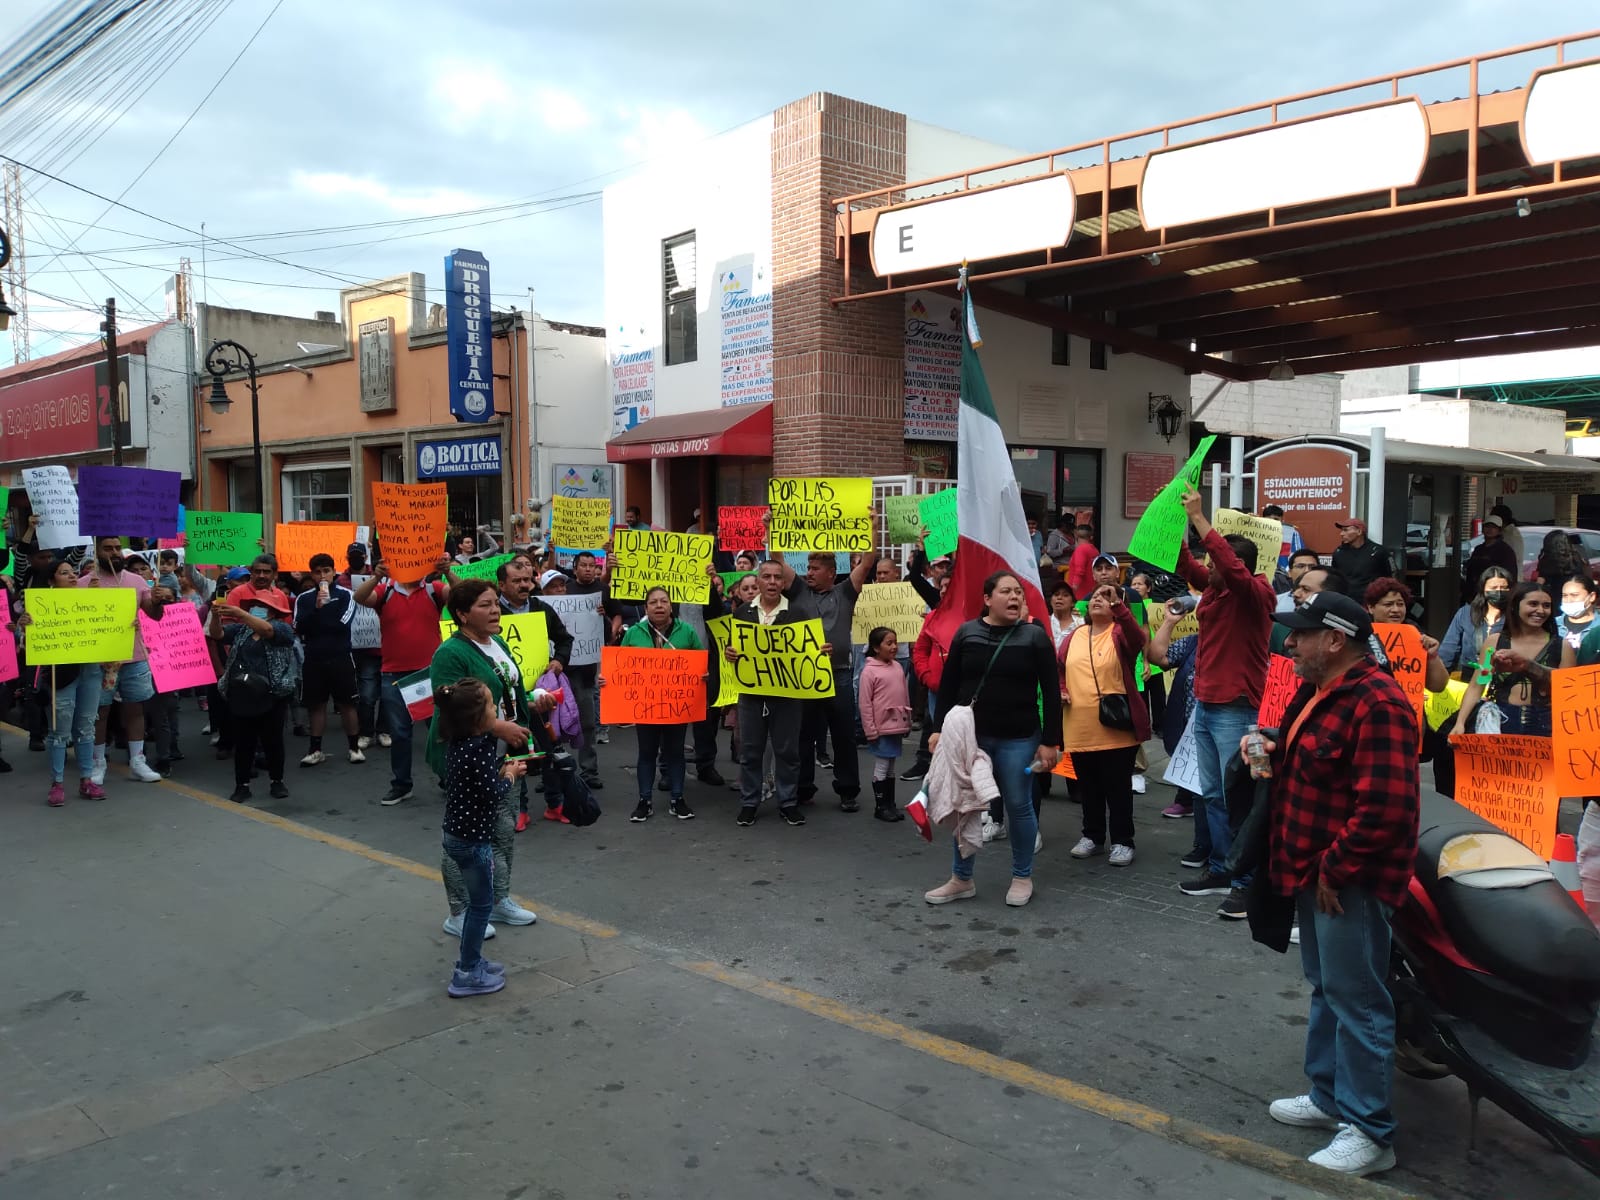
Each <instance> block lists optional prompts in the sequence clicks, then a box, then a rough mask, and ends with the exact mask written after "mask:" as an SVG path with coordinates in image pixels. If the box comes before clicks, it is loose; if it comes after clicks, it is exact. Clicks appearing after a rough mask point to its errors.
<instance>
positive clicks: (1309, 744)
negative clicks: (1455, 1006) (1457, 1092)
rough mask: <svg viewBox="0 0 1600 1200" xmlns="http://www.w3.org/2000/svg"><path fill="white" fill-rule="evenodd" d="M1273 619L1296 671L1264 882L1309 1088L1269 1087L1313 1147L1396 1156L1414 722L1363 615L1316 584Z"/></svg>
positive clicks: (1366, 1168) (1336, 1159)
mask: <svg viewBox="0 0 1600 1200" xmlns="http://www.w3.org/2000/svg"><path fill="white" fill-rule="evenodd" d="M1273 620H1275V621H1277V622H1279V623H1280V624H1283V625H1286V626H1288V627H1289V629H1290V631H1291V632H1290V634H1289V640H1288V643H1287V649H1288V652H1289V654H1290V655H1292V656H1293V657H1294V660H1295V672H1296V674H1298V675H1299V676H1300V677H1301V678H1302V679H1304V680H1305V683H1304V684H1303V685H1302V686H1301V688H1300V691H1299V692H1298V693H1297V694H1296V695H1295V698H1294V700H1293V701H1292V702H1291V703H1290V704H1289V709H1288V711H1287V712H1286V713H1285V714H1284V717H1283V727H1282V732H1281V734H1280V736H1279V739H1278V741H1277V742H1276V743H1274V744H1273V748H1272V768H1273V782H1272V810H1271V811H1272V828H1271V843H1270V857H1269V865H1268V874H1269V882H1270V884H1271V888H1272V891H1274V892H1275V893H1277V894H1279V895H1284V896H1293V897H1294V900H1295V910H1296V913H1297V915H1298V916H1299V920H1300V961H1301V965H1302V966H1303V968H1304V970H1305V973H1306V979H1307V981H1309V982H1310V984H1311V1016H1310V1021H1309V1023H1308V1025H1307V1028H1306V1058H1305V1063H1306V1076H1307V1077H1308V1078H1309V1079H1310V1081H1311V1091H1310V1092H1309V1093H1307V1094H1306V1095H1303V1096H1295V1097H1292V1098H1288V1099H1284V1100H1275V1101H1273V1103H1272V1106H1271V1108H1270V1110H1269V1111H1270V1112H1271V1114H1272V1117H1273V1118H1274V1119H1275V1120H1278V1121H1281V1122H1283V1123H1284V1124H1286V1125H1300V1126H1307V1127H1311V1128H1320V1129H1337V1130H1338V1131H1339V1132H1338V1135H1337V1136H1336V1137H1335V1138H1334V1139H1333V1141H1332V1142H1331V1143H1329V1144H1328V1146H1327V1147H1326V1148H1324V1149H1322V1150H1320V1151H1318V1152H1317V1153H1316V1154H1313V1155H1312V1156H1311V1161H1312V1162H1313V1163H1315V1164H1316V1165H1318V1166H1321V1167H1327V1168H1329V1169H1330V1170H1335V1171H1341V1172H1344V1173H1346V1174H1351V1175H1370V1174H1373V1173H1374V1172H1377V1171H1387V1170H1388V1169H1389V1168H1390V1167H1392V1166H1394V1161H1395V1160H1394V1148H1393V1145H1392V1142H1393V1140H1394V1129H1395V1121H1394V1114H1393V1113H1392V1112H1391V1110H1390V1106H1389V1091H1390V1076H1391V1074H1392V1069H1393V1060H1394V1002H1393V1000H1392V999H1391V998H1390V996H1389V991H1388V988H1387V987H1386V986H1385V979H1386V978H1387V975H1388V971H1389V916H1390V914H1391V913H1392V912H1393V911H1394V909H1395V908H1396V907H1397V906H1398V905H1399V904H1400V903H1401V901H1403V900H1404V899H1405V896H1406V889H1407V886H1408V884H1409V882H1410V879H1411V871H1412V865H1413V862H1414V860H1415V858H1416V852H1417V804H1418V787H1419V779H1418V769H1417V722H1416V716H1415V715H1414V713H1413V710H1412V708H1411V703H1410V701H1408V700H1407V699H1406V694H1405V692H1404V691H1402V690H1401V688H1400V685H1399V684H1398V683H1396V682H1395V681H1394V678H1393V677H1392V676H1391V675H1389V674H1388V673H1387V672H1386V671H1384V670H1383V669H1382V668H1381V667H1379V666H1378V665H1377V664H1375V663H1374V662H1373V661H1372V660H1371V659H1369V658H1368V657H1367V639H1368V638H1369V637H1370V636H1371V634H1372V619H1371V618H1370V617H1369V616H1368V615H1367V612H1366V610H1365V609H1364V608H1362V607H1361V605H1359V604H1357V603H1356V602H1355V601H1354V600H1352V599H1350V598H1349V597H1348V596H1344V595H1340V594H1339V593H1336V592H1319V593H1318V594H1316V595H1314V596H1312V597H1310V598H1309V599H1308V600H1306V602H1305V603H1304V604H1302V605H1301V606H1300V607H1299V608H1297V609H1295V610H1293V611H1292V612H1287V613H1278V614H1276V615H1275V616H1274V617H1273Z"/></svg>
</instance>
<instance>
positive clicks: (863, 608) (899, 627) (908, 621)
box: [850, 583, 928, 648]
mask: <svg viewBox="0 0 1600 1200" xmlns="http://www.w3.org/2000/svg"><path fill="white" fill-rule="evenodd" d="M927 611H928V606H927V605H926V604H924V603H923V602H922V597H921V596H919V595H917V589H916V588H914V587H912V586H911V585H910V584H909V583H869V584H867V586H866V587H864V588H862V589H861V595H859V596H857V597H856V608H855V614H854V615H853V616H852V617H851V618H850V640H851V641H852V642H854V643H855V644H856V645H858V646H865V645H866V644H867V635H868V634H869V633H871V632H872V631H873V630H874V629H876V628H877V627H878V626H879V625H887V626H888V627H889V628H890V629H892V630H894V635H895V637H897V638H899V639H900V644H901V645H902V646H906V647H908V648H909V647H910V645H911V644H912V643H913V642H915V641H916V640H917V635H918V634H920V633H921V632H922V618H923V615H924V614H925V613H926V612H927Z"/></svg>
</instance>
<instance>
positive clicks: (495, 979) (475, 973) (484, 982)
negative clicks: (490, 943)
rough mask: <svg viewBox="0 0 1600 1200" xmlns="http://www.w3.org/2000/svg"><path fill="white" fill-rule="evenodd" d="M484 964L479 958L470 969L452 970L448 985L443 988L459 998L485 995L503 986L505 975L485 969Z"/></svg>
mask: <svg viewBox="0 0 1600 1200" xmlns="http://www.w3.org/2000/svg"><path fill="white" fill-rule="evenodd" d="M485 966H486V964H485V962H484V960H483V959H481V958H480V959H479V960H478V965H477V966H475V967H473V968H472V970H470V971H455V972H452V973H451V976H450V986H449V987H448V988H447V989H445V990H446V991H448V992H449V994H450V995H451V996H452V997H454V998H456V999H458V1000H459V999H460V998H462V997H463V996H487V995H489V994H490V993H491V992H498V991H499V990H500V989H501V988H503V987H505V985H506V977H505V976H504V975H496V974H494V973H493V972H491V971H488V970H486V969H485Z"/></svg>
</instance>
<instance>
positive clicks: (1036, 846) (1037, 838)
mask: <svg viewBox="0 0 1600 1200" xmlns="http://www.w3.org/2000/svg"><path fill="white" fill-rule="evenodd" d="M1043 849H1044V834H1043V833H1042V832H1039V831H1037V830H1036V831H1035V832H1034V835H1033V852H1034V853H1035V854H1037V853H1039V851H1041V850H1043Z"/></svg>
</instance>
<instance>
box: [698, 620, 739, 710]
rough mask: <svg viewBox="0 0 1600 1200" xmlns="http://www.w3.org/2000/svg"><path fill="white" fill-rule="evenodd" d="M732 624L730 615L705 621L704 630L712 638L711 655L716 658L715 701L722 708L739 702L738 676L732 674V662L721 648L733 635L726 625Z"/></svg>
mask: <svg viewBox="0 0 1600 1200" xmlns="http://www.w3.org/2000/svg"><path fill="white" fill-rule="evenodd" d="M732 624H733V618H732V617H731V616H725V617H712V618H711V619H709V620H708V621H707V622H706V632H707V633H709V634H710V635H711V637H712V638H713V639H714V640H713V642H712V644H711V656H712V658H713V659H715V660H716V663H717V672H718V683H719V685H720V686H719V687H718V690H717V703H718V704H719V705H721V706H723V707H724V708H725V707H727V706H728V705H730V704H737V703H738V702H739V677H738V676H737V675H735V674H734V670H733V664H732V663H731V662H729V661H728V656H727V655H726V654H724V653H723V652H722V651H723V648H724V647H726V646H727V645H728V639H729V638H730V637H732V636H733V635H732V634H731V633H730V632H729V629H728V626H730V625H732Z"/></svg>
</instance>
